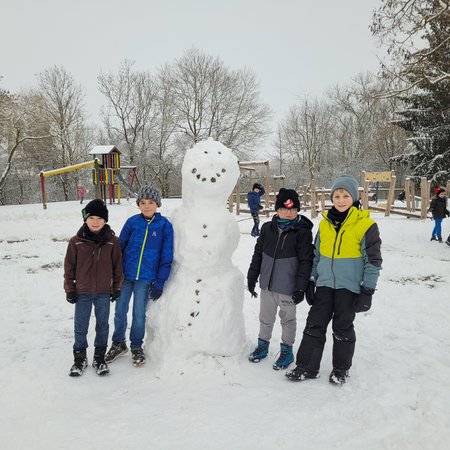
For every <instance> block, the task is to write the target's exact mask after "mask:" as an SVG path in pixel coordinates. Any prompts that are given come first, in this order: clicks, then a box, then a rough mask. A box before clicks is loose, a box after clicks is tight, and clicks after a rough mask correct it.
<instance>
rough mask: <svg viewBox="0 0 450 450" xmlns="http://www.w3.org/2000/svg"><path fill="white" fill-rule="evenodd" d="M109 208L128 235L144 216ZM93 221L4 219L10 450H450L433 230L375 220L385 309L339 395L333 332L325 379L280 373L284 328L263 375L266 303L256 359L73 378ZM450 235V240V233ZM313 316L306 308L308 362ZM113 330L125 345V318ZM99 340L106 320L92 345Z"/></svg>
mask: <svg viewBox="0 0 450 450" xmlns="http://www.w3.org/2000/svg"><path fill="white" fill-rule="evenodd" d="M178 204H179V200H164V202H163V207H162V208H161V212H162V213H163V214H164V215H166V216H169V217H170V215H171V212H172V210H173V209H174V208H175V207H176V206H177V205H178ZM109 209H110V221H109V223H110V225H111V227H112V228H113V229H114V230H115V231H116V232H117V233H118V232H119V231H120V229H121V227H122V225H123V223H124V222H125V220H126V218H127V217H128V216H130V215H132V214H134V213H136V212H137V209H136V207H135V206H134V205H133V202H130V203H127V202H126V201H124V202H123V204H122V205H120V206H119V205H114V206H112V207H110V208H109ZM80 210H81V207H80V204H79V203H76V202H67V203H52V204H49V205H48V210H46V211H44V210H43V209H42V206H41V205H37V204H36V205H23V206H2V207H0V228H1V230H2V231H1V235H0V285H1V287H2V312H3V313H2V314H1V318H0V330H1V335H0V336H1V348H2V351H1V353H0V361H1V363H0V376H1V377H0V379H1V381H2V394H1V397H0V398H1V399H0V411H1V412H0V415H1V419H0V423H1V427H0V442H1V443H2V444H1V445H2V448H4V449H7V450H16V449H17V450H18V449H21V450H24V449H30V450H48V449H55V450H56V449H58V450H64V449H67V450H72V449H78V448H80V449H86V450H88V449H98V448H107V449H109V450H115V449H131V448H134V449H136V448H152V449H184V450H186V449H198V448H204V449H214V450H215V449H273V448H285V449H294V448H295V449H299V448H314V449H317V450H321V449H347V450H349V449H377V450H378V449H421V450H423V449H446V448H448V446H449V444H448V441H449V439H450V427H449V426H448V421H449V419H448V411H449V406H450V356H449V352H450V324H449V320H448V318H449V317H450V293H449V287H450V247H448V246H447V245H445V244H439V243H437V242H430V241H429V238H430V235H431V230H432V223H431V221H429V220H426V221H418V220H413V219H405V218H403V217H395V216H392V217H390V218H385V217H384V216H382V215H379V214H374V215H373V217H375V219H376V220H377V222H378V224H379V227H380V231H381V237H382V239H383V246H382V252H383V258H384V264H383V271H382V273H381V278H380V282H379V289H378V291H377V292H376V294H375V296H374V302H373V308H372V309H371V310H370V311H369V312H368V313H364V314H360V315H358V316H357V319H356V321H355V327H356V334H357V345H356V352H355V357H354V362H353V364H354V366H353V368H352V369H351V372H350V375H351V378H350V380H349V382H348V383H347V384H346V385H344V386H343V387H336V386H332V385H330V384H329V383H328V374H329V372H330V370H331V352H330V350H331V349H330V343H331V340H332V339H331V333H330V335H329V337H328V342H327V345H326V347H325V353H324V358H323V361H322V368H321V375H322V376H321V378H319V379H318V380H309V381H305V382H302V383H292V382H288V381H287V380H285V377H284V371H281V372H276V371H274V370H272V363H273V360H274V359H275V357H276V353H277V351H278V348H279V342H280V327H279V325H278V324H276V326H275V330H274V337H273V340H272V343H271V350H270V355H269V358H267V359H266V360H264V361H262V362H261V363H260V364H251V363H249V362H248V361H247V358H246V352H249V351H250V350H252V349H253V347H254V344H255V343H256V339H257V333H258V313H259V304H258V300H255V299H252V298H250V294H249V293H248V292H247V291H246V293H245V303H244V315H245V326H246V336H247V343H246V350H245V353H243V354H242V355H240V356H238V357H231V358H211V357H207V356H205V357H198V358H195V359H194V360H189V361H186V362H185V365H184V366H185V367H184V369H183V370H179V369H177V370H173V371H170V370H166V371H162V372H161V371H155V370H154V369H153V368H152V365H151V364H150V363H148V364H147V365H146V366H144V367H142V368H134V367H133V366H132V365H131V363H130V359H129V357H128V356H127V357H124V358H121V359H119V360H117V361H116V362H114V363H113V364H111V374H110V375H109V376H107V377H103V378H101V377H98V376H96V375H95V372H94V370H93V369H92V368H91V367H89V368H88V369H87V371H86V373H85V374H84V375H83V376H82V377H81V378H79V379H73V378H70V377H69V376H68V370H69V368H70V366H71V364H72V344H73V306H72V305H70V304H68V303H67V302H66V301H65V295H64V292H63V289H62V282H63V278H62V263H63V259H64V254H65V251H66V245H67V240H68V239H69V237H70V236H72V235H73V234H75V232H76V230H77V229H78V228H79V226H80V225H81V223H82V220H81V213H80ZM306 215H307V216H308V217H309V214H308V213H307V214H306ZM246 219H249V215H246V214H243V215H241V216H238V217H237V220H238V224H239V227H240V230H241V238H240V243H239V247H238V249H237V251H236V252H235V253H234V255H233V262H234V264H236V265H237V266H238V267H239V269H240V270H241V271H242V272H243V274H244V275H246V272H247V268H248V264H249V262H250V258H251V255H252V251H253V246H254V243H255V241H254V238H252V237H251V236H250V234H248V233H249V232H250V229H251V227H252V221H251V219H250V220H246ZM263 220H264V219H263ZM319 220H320V218H318V219H314V224H315V229H314V232H315V231H316V230H317V224H318V223H319ZM443 228H444V235H445V236H447V234H448V233H449V232H450V220H446V221H444V225H443ZM307 311H308V305H307V304H306V302H302V303H301V304H300V305H299V306H298V331H297V342H296V345H295V350H296V349H297V348H298V344H299V342H300V339H301V333H302V330H303V327H304V323H305V319H306V315H307ZM110 325H111V328H110V333H112V315H111V318H110ZM92 329H93V321H91V330H90V337H89V339H90V343H92V341H93V339H92ZM88 357H89V360H91V358H92V347H90V348H89V349H88ZM174 366H176V367H180V366H183V362H181V364H180V361H177V364H176V365H175V364H174Z"/></svg>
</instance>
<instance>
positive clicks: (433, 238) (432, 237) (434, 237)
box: [430, 236, 438, 241]
mask: <svg viewBox="0 0 450 450" xmlns="http://www.w3.org/2000/svg"><path fill="white" fill-rule="evenodd" d="M437 240H438V238H437V236H431V239H430V241H437Z"/></svg>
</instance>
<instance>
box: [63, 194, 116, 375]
mask: <svg viewBox="0 0 450 450" xmlns="http://www.w3.org/2000/svg"><path fill="white" fill-rule="evenodd" d="M82 215H83V220H84V224H83V226H82V227H81V228H80V229H79V230H78V233H77V234H76V236H73V237H72V238H71V239H70V241H69V245H68V247H67V253H66V257H65V260H64V290H65V291H66V300H67V301H68V302H69V303H72V304H75V316H74V321H75V343H74V345H73V355H74V364H73V366H72V367H71V369H70V373H69V375H70V376H72V377H76V376H80V375H82V374H83V371H84V369H85V368H86V367H87V358H86V349H87V347H88V343H87V333H88V328H89V319H90V317H91V311H92V306H94V311H95V318H96V325H95V341H94V347H95V352H94V360H93V363H92V366H93V367H94V368H95V370H96V372H97V374H98V375H105V374H107V373H109V368H108V365H107V364H106V362H105V352H106V347H107V344H108V334H109V323H108V320H109V309H110V302H114V301H115V300H116V299H117V298H118V297H119V295H120V289H121V286H122V282H123V269H122V251H121V249H120V242H119V238H118V237H117V236H115V234H114V231H113V230H112V229H111V228H110V226H109V225H107V224H106V222H108V209H107V208H106V205H105V203H104V202H103V201H102V200H100V199H96V200H92V201H91V202H89V203H88V204H87V205H86V207H85V208H84V209H83V210H82Z"/></svg>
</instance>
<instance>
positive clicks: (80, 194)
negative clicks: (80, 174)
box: [78, 186, 86, 204]
mask: <svg viewBox="0 0 450 450" xmlns="http://www.w3.org/2000/svg"><path fill="white" fill-rule="evenodd" d="M85 195H86V189H84V187H83V186H78V198H79V199H80V204H82V203H83V200H84V196H85Z"/></svg>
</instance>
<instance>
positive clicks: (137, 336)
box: [112, 280, 151, 348]
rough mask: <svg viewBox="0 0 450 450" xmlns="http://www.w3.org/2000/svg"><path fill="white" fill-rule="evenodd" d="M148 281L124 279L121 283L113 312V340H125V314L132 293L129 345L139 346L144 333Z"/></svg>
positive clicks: (132, 346)
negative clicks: (120, 289)
mask: <svg viewBox="0 0 450 450" xmlns="http://www.w3.org/2000/svg"><path fill="white" fill-rule="evenodd" d="M150 285H151V283H150V282H147V281H132V280H125V281H124V282H123V285H122V291H121V294H120V297H119V298H118V299H117V302H116V311H115V314H114V334H113V337H112V340H113V342H125V332H126V330H127V314H128V308H129V305H130V300H131V295H132V294H133V320H132V322H131V331H130V345H131V348H141V347H142V343H143V342H144V335H145V312H146V309H147V303H148V291H149V289H150Z"/></svg>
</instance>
